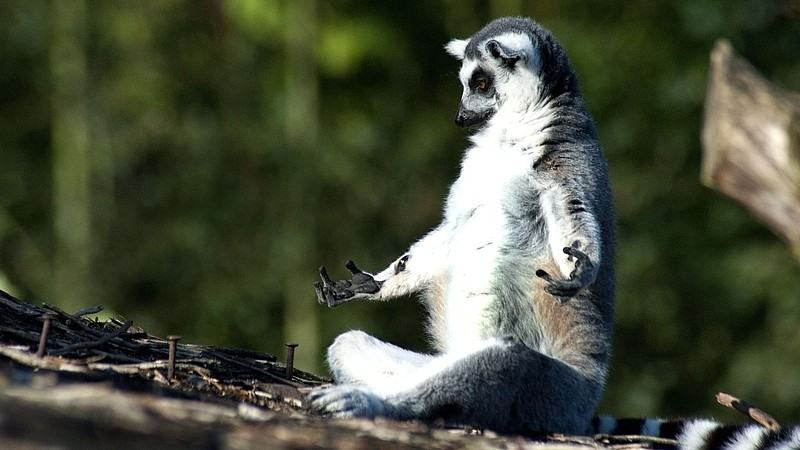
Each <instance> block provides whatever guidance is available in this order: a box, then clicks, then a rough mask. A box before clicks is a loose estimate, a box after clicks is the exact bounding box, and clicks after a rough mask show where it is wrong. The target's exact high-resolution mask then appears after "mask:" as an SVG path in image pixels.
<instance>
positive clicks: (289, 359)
mask: <svg viewBox="0 0 800 450" xmlns="http://www.w3.org/2000/svg"><path fill="white" fill-rule="evenodd" d="M297 345H298V344H295V343H293V342H287V343H286V378H288V379H290V380H291V379H292V372H294V349H295V348H297Z"/></svg>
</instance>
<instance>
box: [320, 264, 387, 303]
mask: <svg viewBox="0 0 800 450" xmlns="http://www.w3.org/2000/svg"><path fill="white" fill-rule="evenodd" d="M344 266H345V267H346V268H347V270H349V271H350V273H351V274H353V276H352V278H351V279H350V280H340V281H333V280H331V277H329V276H328V271H327V270H325V266H322V267H320V268H319V277H320V280H321V281H317V282H315V283H314V291H315V292H316V293H317V301H318V302H319V303H320V304H322V305H328V306H329V307H331V308H333V307H334V306H339V305H341V304H342V303H347V302H349V301H352V300H356V299H358V298H365V297H369V296H370V295H371V294H375V293H377V292H378V291H379V290H380V289H381V284H382V283H381V282H380V281H377V280H376V279H375V278H374V277H373V276H372V275H370V274H368V273H366V272H363V271H362V270H361V269H359V268H358V267H356V264H355V263H354V262H353V261H347V262H346V263H345V265H344Z"/></svg>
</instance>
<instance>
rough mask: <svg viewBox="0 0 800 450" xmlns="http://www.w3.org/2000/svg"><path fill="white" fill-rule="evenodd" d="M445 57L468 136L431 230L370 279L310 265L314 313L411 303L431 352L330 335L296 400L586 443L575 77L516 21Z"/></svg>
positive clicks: (585, 199)
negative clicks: (319, 374) (410, 299)
mask: <svg viewBox="0 0 800 450" xmlns="http://www.w3.org/2000/svg"><path fill="white" fill-rule="evenodd" d="M445 49H446V51H447V52H448V53H450V54H451V55H453V56H454V57H455V58H457V59H459V60H462V65H461V69H460V71H459V79H460V81H461V84H462V86H463V92H462V95H461V101H460V105H459V107H458V112H457V114H456V117H455V122H456V124H457V125H459V126H462V127H468V128H471V129H472V130H474V134H472V136H471V137H470V141H471V145H470V146H469V148H467V150H466V153H465V154H464V157H463V160H462V163H461V172H460V174H459V176H458V178H457V180H456V181H455V182H454V183H453V185H452V187H451V188H450V192H449V195H448V197H447V201H446V204H445V208H444V218H443V220H442V222H441V223H440V224H439V225H438V226H437V227H436V228H435V229H433V231H431V232H429V233H428V234H427V235H425V236H424V237H423V238H421V239H420V240H418V241H417V242H416V243H414V244H413V245H412V246H411V247H410V249H409V250H408V251H407V252H406V253H405V254H403V255H402V256H400V257H399V258H397V259H396V260H395V261H393V262H392V263H391V264H390V265H389V266H388V267H386V268H385V269H384V270H382V271H381V272H379V273H378V274H376V275H373V274H371V273H368V272H364V271H362V270H361V269H359V268H358V267H357V266H356V265H355V263H353V262H352V261H348V262H347V263H346V268H347V269H348V270H349V271H350V273H351V274H352V276H351V279H350V280H341V281H334V280H332V279H331V278H330V277H329V275H328V273H327V271H326V270H325V267H324V266H323V267H321V268H320V281H318V282H316V283H315V285H314V287H315V291H316V295H317V299H318V301H319V302H320V303H322V304H325V305H327V306H329V307H334V306H338V305H341V304H344V303H347V302H351V301H354V300H377V301H386V300H389V299H391V298H394V297H399V296H403V295H406V294H410V293H415V292H418V293H421V296H422V298H423V299H424V301H425V304H426V305H427V309H428V311H429V324H428V328H429V332H430V336H431V337H432V345H433V347H434V348H435V349H436V350H437V353H436V354H433V355H431V354H422V353H416V352H412V351H410V350H406V349H402V348H400V347H397V346H395V345H392V344H390V343H386V342H383V341H381V340H379V339H377V338H375V337H372V336H369V335H367V334H366V333H364V332H361V331H350V332H347V333H344V334H342V335H340V336H338V337H337V338H336V339H335V341H334V342H333V344H332V345H331V346H330V347H329V348H328V352H327V361H328V364H329V366H330V369H331V372H332V374H333V377H334V379H335V381H336V382H337V383H338V384H337V385H335V386H332V387H327V388H320V389H317V390H314V391H312V392H311V394H310V395H309V401H310V403H311V406H312V407H313V408H315V409H316V410H318V411H320V412H323V413H326V414H330V415H332V416H335V417H375V416H384V417H390V418H395V419H436V418H441V419H445V420H447V421H450V422H455V423H460V424H470V425H474V426H479V427H484V428H490V429H493V430H495V431H498V432H502V433H521V434H528V435H533V434H542V433H553V432H558V433H570V434H583V433H588V432H591V431H592V430H593V428H592V416H593V414H594V411H595V408H596V406H597V404H598V402H599V400H600V397H601V395H602V392H603V389H604V384H605V378H606V374H607V372H608V365H609V357H610V352H611V329H612V319H613V310H614V241H615V230H614V226H615V225H614V206H613V201H612V194H611V189H610V186H609V179H608V171H607V165H606V161H605V159H604V157H603V154H602V151H601V148H600V145H599V143H598V139H597V135H596V132H595V127H594V123H593V121H592V118H591V116H590V115H589V112H588V111H587V108H586V105H585V103H584V100H583V97H582V96H581V92H580V89H579V86H578V82H577V78H576V76H575V73H574V71H573V69H572V67H571V64H570V62H569V60H568V59H567V56H566V54H565V52H564V50H563V48H562V47H561V45H560V44H559V43H558V42H557V41H556V39H555V38H554V37H553V35H552V34H551V33H550V32H549V31H547V30H545V29H544V28H543V27H541V26H540V25H538V24H537V23H535V22H533V21H532V20H530V19H526V18H501V19H497V20H494V21H492V22H490V23H489V24H487V25H486V26H485V27H484V28H483V29H481V30H480V31H478V32H477V33H476V34H474V35H473V36H471V37H470V38H468V39H455V40H452V41H450V42H449V43H448V44H447V45H446V46H445ZM595 422H597V420H595ZM604 425H605V426H606V428H609V427H608V425H609V424H608V423H605V424H604ZM597 426H598V423H595V428H594V429H595V430H597V429H598V428H597ZM647 426H651V425H647ZM698 427H699V425H698ZM601 428H602V427H601ZM695 428H697V427H695ZM701 428H702V427H701ZM703 430H704V431H709V430H711V428H709V427H708V426H706V427H705V428H703ZM678 431H680V430H678Z"/></svg>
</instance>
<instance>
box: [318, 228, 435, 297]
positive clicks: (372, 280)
mask: <svg viewBox="0 0 800 450" xmlns="http://www.w3.org/2000/svg"><path fill="white" fill-rule="evenodd" d="M446 226H447V224H446V223H443V224H442V225H440V226H439V227H437V228H436V229H434V230H433V231H431V232H430V233H428V234H427V235H425V237H423V238H422V239H420V240H419V241H417V242H416V243H415V244H414V245H412V246H411V248H410V249H409V250H408V251H407V252H406V253H404V254H403V255H402V256H400V257H399V258H397V259H396V260H394V261H393V262H392V263H391V264H389V266H388V267H386V268H385V269H384V270H382V271H381V272H380V273H378V274H377V275H373V274H371V273H368V272H364V271H362V270H361V269H359V268H358V267H357V266H356V265H355V263H353V261H347V263H346V264H345V267H346V268H347V270H349V271H350V273H351V274H352V278H351V279H350V280H340V281H333V280H331V278H330V277H329V276H328V273H327V271H326V270H325V267H324V266H322V267H320V269H319V275H320V281H317V282H316V283H314V290H315V291H316V294H317V301H318V302H319V303H321V304H324V305H328V306H330V307H334V306H339V305H341V304H343V303H348V302H351V301H353V300H389V299H391V298H394V297H399V296H402V295H406V294H410V293H413V292H416V291H418V290H420V289H422V288H424V287H425V286H426V285H427V284H428V283H430V282H431V280H432V279H433V277H434V276H436V274H437V273H439V271H440V270H441V268H442V267H443V264H442V261H443V260H444V257H445V254H446V252H447V242H448V240H447V233H446V232H445V231H444V229H445V228H446Z"/></svg>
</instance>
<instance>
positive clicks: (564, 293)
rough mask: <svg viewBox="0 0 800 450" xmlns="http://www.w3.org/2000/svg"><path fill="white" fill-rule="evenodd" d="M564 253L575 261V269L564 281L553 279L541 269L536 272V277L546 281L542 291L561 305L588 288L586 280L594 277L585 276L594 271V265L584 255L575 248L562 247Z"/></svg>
mask: <svg viewBox="0 0 800 450" xmlns="http://www.w3.org/2000/svg"><path fill="white" fill-rule="evenodd" d="M564 253H566V254H567V255H569V256H571V257H572V258H574V259H575V268H574V269H573V270H572V272H571V273H570V274H569V278H567V279H566V280H557V279H554V278H553V277H552V276H551V275H550V274H549V273H547V272H545V271H544V270H542V269H539V270H537V271H536V276H537V277H539V278H541V279H543V280H545V281H547V286H545V288H544V290H545V291H547V293H548V294H550V295H552V296H554V297H556V298H557V299H558V300H559V301H560V302H562V303H564V302H566V301H568V300H569V299H571V298H572V297H575V296H576V295H578V292H580V291H581V290H582V289H583V288H585V287H586V286H588V285H589V283H590V282H591V281H587V280H591V279H592V278H594V277H591V276H587V275H588V274H591V273H592V272H593V271H594V270H595V268H594V264H592V261H591V260H590V259H589V257H588V256H587V255H586V253H583V252H582V251H580V250H578V249H577V248H576V247H575V246H572V247H564Z"/></svg>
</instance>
